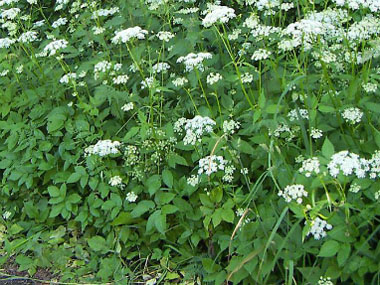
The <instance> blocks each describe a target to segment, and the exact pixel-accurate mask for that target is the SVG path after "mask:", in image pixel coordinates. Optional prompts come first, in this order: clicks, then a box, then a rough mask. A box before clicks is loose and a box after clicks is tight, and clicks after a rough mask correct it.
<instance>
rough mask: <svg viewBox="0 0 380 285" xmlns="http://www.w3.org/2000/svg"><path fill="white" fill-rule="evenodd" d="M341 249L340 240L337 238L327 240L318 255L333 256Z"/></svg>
mask: <svg viewBox="0 0 380 285" xmlns="http://www.w3.org/2000/svg"><path fill="white" fill-rule="evenodd" d="M339 249H340V245H339V242H337V241H335V240H328V241H326V242H325V243H324V244H323V245H322V247H321V250H320V251H319V254H318V256H321V257H331V256H334V255H335V254H336V253H337V252H338V251H339Z"/></svg>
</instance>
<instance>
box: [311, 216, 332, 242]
mask: <svg viewBox="0 0 380 285" xmlns="http://www.w3.org/2000/svg"><path fill="white" fill-rule="evenodd" d="M331 229H332V225H330V224H328V223H327V222H326V221H325V220H322V219H320V218H319V217H316V218H315V219H314V220H313V221H312V222H311V228H310V230H309V231H308V233H307V234H306V235H307V236H308V235H312V236H313V237H314V238H315V239H316V240H319V239H321V238H324V237H325V236H326V235H327V234H326V230H331Z"/></svg>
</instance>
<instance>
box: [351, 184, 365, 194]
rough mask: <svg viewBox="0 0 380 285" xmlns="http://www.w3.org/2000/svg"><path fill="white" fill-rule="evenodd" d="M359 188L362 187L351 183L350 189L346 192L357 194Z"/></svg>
mask: <svg viewBox="0 0 380 285" xmlns="http://www.w3.org/2000/svg"><path fill="white" fill-rule="evenodd" d="M361 188H362V187H361V186H360V185H359V184H357V183H352V184H351V185H350V189H348V191H350V192H352V193H358V192H359V191H360V189H361Z"/></svg>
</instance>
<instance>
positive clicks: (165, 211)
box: [161, 205, 178, 215]
mask: <svg viewBox="0 0 380 285" xmlns="http://www.w3.org/2000/svg"><path fill="white" fill-rule="evenodd" d="M161 210H162V213H163V214H165V215H168V214H174V213H175V212H177V211H178V207H176V206H174V205H164V206H163V207H162V209H161Z"/></svg>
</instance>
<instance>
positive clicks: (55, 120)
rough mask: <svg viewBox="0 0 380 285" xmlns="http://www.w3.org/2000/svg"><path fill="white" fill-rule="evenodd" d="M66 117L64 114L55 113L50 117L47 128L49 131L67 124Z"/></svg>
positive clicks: (56, 129)
mask: <svg viewBox="0 0 380 285" xmlns="http://www.w3.org/2000/svg"><path fill="white" fill-rule="evenodd" d="M65 120H66V117H65V116H64V115H62V114H55V115H54V116H53V117H51V118H49V122H48V124H47V129H48V132H49V133H53V132H55V131H58V130H59V129H61V128H62V127H63V125H64V124H65Z"/></svg>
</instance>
